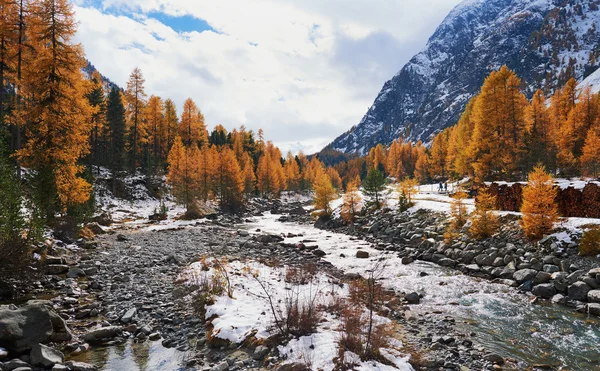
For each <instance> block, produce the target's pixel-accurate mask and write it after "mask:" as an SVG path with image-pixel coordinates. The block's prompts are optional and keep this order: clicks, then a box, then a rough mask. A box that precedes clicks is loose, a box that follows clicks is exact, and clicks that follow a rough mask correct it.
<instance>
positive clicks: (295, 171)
mask: <svg viewBox="0 0 600 371" xmlns="http://www.w3.org/2000/svg"><path fill="white" fill-rule="evenodd" d="M283 170H284V173H285V178H286V183H287V186H286V190H288V191H298V190H300V179H301V177H300V167H299V166H298V162H296V159H295V158H294V155H292V152H289V151H288V153H287V155H286V157H285V165H284V166H283Z"/></svg>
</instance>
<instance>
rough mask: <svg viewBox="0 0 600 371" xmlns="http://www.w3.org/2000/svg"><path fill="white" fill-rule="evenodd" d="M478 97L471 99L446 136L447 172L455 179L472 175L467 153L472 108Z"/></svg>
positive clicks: (471, 129)
mask: <svg viewBox="0 0 600 371" xmlns="http://www.w3.org/2000/svg"><path fill="white" fill-rule="evenodd" d="M478 98H479V96H475V97H473V98H471V100H470V101H469V103H467V106H466V107H465V110H464V112H463V114H462V115H461V116H460V119H459V120H458V123H457V124H456V126H454V127H453V128H452V129H451V131H450V134H449V136H448V142H449V143H448V154H447V156H448V158H447V160H446V162H447V163H448V166H449V169H448V170H449V172H450V173H451V174H452V176H453V177H455V178H461V177H463V176H465V175H473V167H472V165H471V163H472V157H471V156H470V153H469V148H470V147H471V140H472V137H473V130H474V127H475V121H474V119H473V118H474V117H473V107H474V106H475V102H477V100H478Z"/></svg>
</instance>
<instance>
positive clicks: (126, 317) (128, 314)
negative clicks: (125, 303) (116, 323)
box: [121, 308, 137, 323]
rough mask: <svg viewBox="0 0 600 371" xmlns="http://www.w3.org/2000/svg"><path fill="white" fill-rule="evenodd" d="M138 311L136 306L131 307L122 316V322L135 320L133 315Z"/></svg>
mask: <svg viewBox="0 0 600 371" xmlns="http://www.w3.org/2000/svg"><path fill="white" fill-rule="evenodd" d="M136 313H137V309H135V308H130V309H128V310H127V312H125V314H124V315H123V317H121V322H123V323H129V322H131V321H132V320H133V317H135V314H136Z"/></svg>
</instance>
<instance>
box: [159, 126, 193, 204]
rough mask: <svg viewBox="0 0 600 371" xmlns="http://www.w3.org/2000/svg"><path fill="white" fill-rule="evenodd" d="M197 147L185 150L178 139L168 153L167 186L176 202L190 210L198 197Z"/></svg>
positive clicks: (177, 138)
mask: <svg viewBox="0 0 600 371" xmlns="http://www.w3.org/2000/svg"><path fill="white" fill-rule="evenodd" d="M198 151H199V150H198V147H191V148H186V147H185V146H184V145H183V142H182V141H181V139H180V138H179V137H176V138H175V143H173V147H172V148H171V151H170V152H169V156H168V163H169V170H168V173H167V184H169V185H170V186H171V193H172V194H173V196H175V198H176V199H177V201H178V202H179V203H181V204H183V205H184V206H185V207H186V209H188V210H190V207H192V205H193V203H194V201H195V199H196V197H197V196H198V183H197V171H198V165H199V163H198V156H199V153H198Z"/></svg>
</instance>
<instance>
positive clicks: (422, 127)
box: [324, 0, 600, 154]
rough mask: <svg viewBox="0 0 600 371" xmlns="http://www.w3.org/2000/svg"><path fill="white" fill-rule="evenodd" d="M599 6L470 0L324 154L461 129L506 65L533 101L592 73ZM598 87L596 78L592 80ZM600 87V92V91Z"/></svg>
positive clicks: (573, 1)
mask: <svg viewBox="0 0 600 371" xmlns="http://www.w3.org/2000/svg"><path fill="white" fill-rule="evenodd" d="M599 4H600V1H598V0H593V1H585V2H584V1H578V0H566V1H561V2H559V1H556V0H536V1H525V0H466V1H464V2H462V3H460V4H459V5H457V6H456V7H455V8H454V9H453V10H452V11H451V12H450V13H449V14H448V16H447V17H446V18H445V19H444V21H443V22H442V23H441V24H440V26H438V28H437V29H436V30H435V32H434V33H433V35H432V36H431V37H430V39H429V41H428V42H427V44H426V46H425V48H424V49H423V50H422V51H421V52H419V53H418V54H416V55H415V56H414V57H413V58H412V59H411V60H410V61H409V62H408V63H407V64H406V65H405V66H404V67H403V68H402V69H401V70H400V71H398V73H396V75H394V76H393V77H392V78H391V79H390V80H388V81H387V82H386V83H385V84H384V85H383V87H382V89H381V91H380V92H379V94H378V95H377V97H376V99H375V101H374V103H373V105H372V106H371V107H370V108H369V109H368V111H367V113H366V114H365V115H364V117H363V118H362V120H361V121H360V122H359V124H357V125H355V126H353V127H352V128H351V129H350V130H348V131H347V132H346V133H344V134H342V135H340V136H339V137H338V138H336V139H335V140H334V141H333V142H332V143H330V144H329V145H328V146H327V147H325V149H324V150H332V149H334V150H337V151H341V152H344V153H357V154H365V153H367V152H368V151H369V149H370V148H372V147H374V146H376V145H377V144H378V143H383V144H386V145H387V144H390V143H391V142H392V141H393V140H394V139H396V138H399V137H404V138H405V139H407V140H412V141H417V140H422V141H423V142H425V143H428V142H429V141H430V140H431V139H432V136H433V135H434V134H436V133H438V132H439V131H441V130H443V129H444V128H446V127H448V126H451V125H453V124H455V123H456V122H457V121H458V118H459V117H460V114H461V113H462V111H463V109H464V107H465V106H466V104H467V102H468V101H469V99H471V98H472V97H473V96H474V95H475V94H477V92H478V91H479V88H480V86H481V84H482V83H483V80H484V79H485V77H486V76H487V75H488V74H489V73H490V72H491V71H492V70H496V69H498V68H500V67H501V66H502V65H507V66H508V67H509V68H511V69H512V70H514V71H515V72H516V73H517V75H519V77H521V78H522V80H523V82H524V87H523V88H524V92H525V93H526V95H527V96H528V97H531V95H532V94H533V93H534V92H535V90H537V89H538V88H541V89H542V90H544V91H545V92H546V93H547V94H550V93H552V91H553V90H554V89H555V88H557V87H559V86H561V85H562V84H563V83H564V82H565V81H566V80H568V79H569V78H570V77H575V78H576V79H577V80H578V81H582V80H584V79H585V78H586V77H588V76H590V75H592V74H594V72H596V70H597V68H598V64H597V62H596V59H597V57H598V55H599V53H598V42H599V41H600V33H599V32H598V30H599V29H600V11H599ZM589 81H593V82H594V83H596V82H598V83H599V84H600V75H599V77H598V79H594V80H589ZM599 88H600V87H599Z"/></svg>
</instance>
